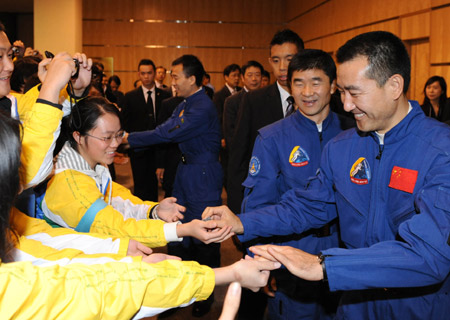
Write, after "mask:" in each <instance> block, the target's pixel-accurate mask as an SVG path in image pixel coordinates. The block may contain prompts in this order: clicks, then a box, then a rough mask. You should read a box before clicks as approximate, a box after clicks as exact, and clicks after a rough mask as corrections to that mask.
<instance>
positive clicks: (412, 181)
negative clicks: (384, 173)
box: [389, 166, 419, 193]
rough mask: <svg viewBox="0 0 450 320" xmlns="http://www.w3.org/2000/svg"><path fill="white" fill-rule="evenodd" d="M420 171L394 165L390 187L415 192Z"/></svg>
mask: <svg viewBox="0 0 450 320" xmlns="http://www.w3.org/2000/svg"><path fill="white" fill-rule="evenodd" d="M418 175H419V171H417V170H411V169H406V168H402V167H397V166H394V168H392V173H391V180H390V181H389V187H390V188H392V189H397V190H400V191H405V192H408V193H413V191H414V187H415V185H416V181H417V176H418Z"/></svg>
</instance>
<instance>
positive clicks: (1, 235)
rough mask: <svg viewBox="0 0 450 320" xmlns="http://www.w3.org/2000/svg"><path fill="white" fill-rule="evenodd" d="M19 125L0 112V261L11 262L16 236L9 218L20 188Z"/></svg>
mask: <svg viewBox="0 0 450 320" xmlns="http://www.w3.org/2000/svg"><path fill="white" fill-rule="evenodd" d="M20 144H21V141H20V123H19V122H18V121H17V120H14V119H12V118H11V117H9V116H8V115H6V114H5V113H3V112H2V111H0V150H2V152H0V181H1V183H0V199H1V200H0V224H1V225H0V259H1V261H2V262H10V261H12V257H11V256H10V253H11V250H12V249H13V248H14V238H16V240H17V234H16V233H15V232H14V230H13V229H12V227H11V225H10V221H9V217H10V213H11V209H12V206H13V204H14V201H15V199H16V197H17V193H18V192H19V188H20V180H19V166H20Z"/></svg>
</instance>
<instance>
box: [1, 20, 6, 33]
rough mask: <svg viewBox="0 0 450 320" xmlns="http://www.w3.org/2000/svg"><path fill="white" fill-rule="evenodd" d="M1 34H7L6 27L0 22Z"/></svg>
mask: <svg viewBox="0 0 450 320" xmlns="http://www.w3.org/2000/svg"><path fill="white" fill-rule="evenodd" d="M0 32H6V28H5V25H4V24H3V23H2V22H1V21H0Z"/></svg>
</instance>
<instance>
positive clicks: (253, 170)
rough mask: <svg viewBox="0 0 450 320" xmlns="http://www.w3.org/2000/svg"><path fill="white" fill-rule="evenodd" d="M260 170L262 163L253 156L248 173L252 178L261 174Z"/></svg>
mask: <svg viewBox="0 0 450 320" xmlns="http://www.w3.org/2000/svg"><path fill="white" fill-rule="evenodd" d="M260 169H261V163H260V162H259V159H258V157H255V156H253V157H252V158H251V159H250V165H249V166H248V173H249V174H250V175H251V176H256V175H257V174H258V173H259V170H260Z"/></svg>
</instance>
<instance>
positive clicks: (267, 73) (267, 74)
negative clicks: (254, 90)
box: [262, 70, 270, 81]
mask: <svg viewBox="0 0 450 320" xmlns="http://www.w3.org/2000/svg"><path fill="white" fill-rule="evenodd" d="M262 76H263V77H267V78H269V81H270V73H269V71H267V70H263V72H262Z"/></svg>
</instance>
